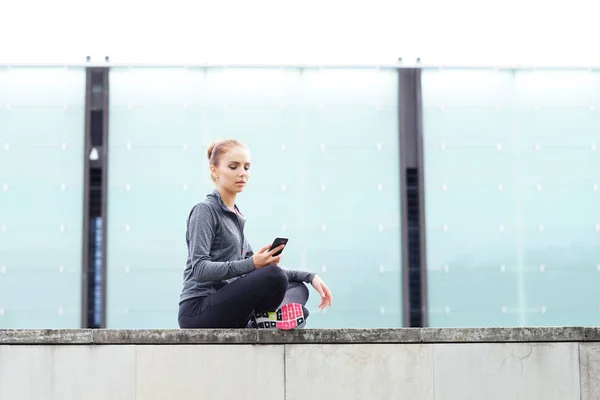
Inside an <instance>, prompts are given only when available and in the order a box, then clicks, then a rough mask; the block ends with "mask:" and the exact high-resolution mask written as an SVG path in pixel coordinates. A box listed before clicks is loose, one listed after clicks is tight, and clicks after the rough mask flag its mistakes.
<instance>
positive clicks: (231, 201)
mask: <svg viewBox="0 0 600 400" xmlns="http://www.w3.org/2000/svg"><path fill="white" fill-rule="evenodd" d="M217 191H218V192H219V195H220V196H221V200H223V203H225V205H226V206H227V207H228V208H229V209H230V210H232V211H235V196H236V194H235V193H230V192H228V191H226V190H223V189H217Z"/></svg>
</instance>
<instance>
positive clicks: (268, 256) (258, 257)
mask: <svg viewBox="0 0 600 400" xmlns="http://www.w3.org/2000/svg"><path fill="white" fill-rule="evenodd" d="M270 247H271V245H270V244H268V245H266V246H265V247H263V248H262V249H260V250H259V251H258V253H255V254H254V255H253V256H252V262H253V263H254V268H256V269H259V268H262V267H265V266H267V265H277V264H279V262H280V261H281V256H282V254H283V253H282V254H280V255H278V256H275V257H273V254H275V253H277V252H278V251H279V250H283V248H284V247H285V245H284V244H282V245H281V246H278V247H275V248H274V249H273V250H271V251H268V250H269V248H270Z"/></svg>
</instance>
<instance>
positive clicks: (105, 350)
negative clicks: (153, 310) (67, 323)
mask: <svg viewBox="0 0 600 400" xmlns="http://www.w3.org/2000/svg"><path fill="white" fill-rule="evenodd" d="M0 399H7V400H8V399H19V400H20V399H23V400H81V399H86V400H105V399H111V400H135V348H134V347H133V346H63V345H55V346H39V345H19V346H7V345H0Z"/></svg>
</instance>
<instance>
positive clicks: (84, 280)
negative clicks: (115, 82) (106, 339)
mask: <svg viewBox="0 0 600 400" xmlns="http://www.w3.org/2000/svg"><path fill="white" fill-rule="evenodd" d="M91 108H92V73H91V70H90V69H89V68H88V69H87V70H86V76H85V128H84V129H85V133H84V134H85V138H84V140H83V227H82V231H81V232H82V235H83V238H82V254H81V268H82V270H81V328H87V327H88V296H89V293H88V285H89V283H88V274H89V268H90V263H89V253H90V252H89V248H90V240H89V238H90V236H89V234H88V231H89V226H90V224H89V221H90V219H89V208H90V207H89V204H90V157H89V154H90V147H91V141H92V139H91V111H90V110H91Z"/></svg>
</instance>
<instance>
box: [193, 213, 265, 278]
mask: <svg viewBox="0 0 600 400" xmlns="http://www.w3.org/2000/svg"><path fill="white" fill-rule="evenodd" d="M217 223H218V220H217V215H215V213H214V211H213V210H212V209H211V206H210V205H208V204H204V203H200V204H198V206H197V207H196V208H195V209H194V210H193V212H192V213H191V215H190V219H189V222H188V240H189V252H190V258H191V264H192V273H193V275H194V278H195V279H196V280H197V281H198V282H217V281H223V280H226V279H230V278H234V277H237V276H241V275H244V274H247V273H249V272H251V271H253V270H254V263H253V261H252V258H251V257H250V258H246V259H243V260H237V261H212V260H211V256H210V250H211V247H212V243H213V241H214V239H215V233H216V227H217Z"/></svg>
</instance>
